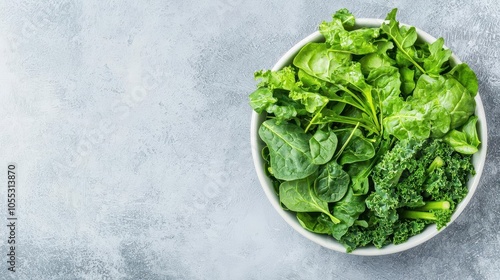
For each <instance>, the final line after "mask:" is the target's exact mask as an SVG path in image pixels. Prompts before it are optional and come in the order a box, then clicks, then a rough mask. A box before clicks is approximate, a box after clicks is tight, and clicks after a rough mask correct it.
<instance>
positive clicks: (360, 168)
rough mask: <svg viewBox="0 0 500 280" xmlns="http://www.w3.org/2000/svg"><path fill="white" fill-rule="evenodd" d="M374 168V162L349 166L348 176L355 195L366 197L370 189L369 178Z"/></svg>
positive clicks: (368, 161)
mask: <svg viewBox="0 0 500 280" xmlns="http://www.w3.org/2000/svg"><path fill="white" fill-rule="evenodd" d="M372 168H373V161H372V160H367V161H360V162H356V163H353V164H349V165H347V174H349V176H350V177H351V188H352V191H353V193H354V195H365V194H367V193H368V191H369V189H370V181H369V180H368V176H369V175H370V173H371V171H372Z"/></svg>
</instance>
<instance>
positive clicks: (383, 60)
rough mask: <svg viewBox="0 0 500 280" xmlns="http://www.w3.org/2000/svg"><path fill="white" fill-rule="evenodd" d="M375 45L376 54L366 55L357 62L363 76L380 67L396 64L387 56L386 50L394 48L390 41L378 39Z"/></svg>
mask: <svg viewBox="0 0 500 280" xmlns="http://www.w3.org/2000/svg"><path fill="white" fill-rule="evenodd" d="M376 45H377V51H376V52H374V53H370V54H367V55H365V56H363V57H362V58H361V59H360V60H359V63H360V64H361V71H362V72H363V74H364V75H368V74H369V73H370V71H372V70H375V69H378V68H380V67H386V66H391V65H394V64H396V62H395V61H394V60H393V59H392V58H390V57H389V56H388V55H387V50H389V49H392V48H394V44H393V43H392V42H391V41H389V40H382V39H380V40H379V41H377V42H376Z"/></svg>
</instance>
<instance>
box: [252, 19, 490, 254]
mask: <svg viewBox="0 0 500 280" xmlns="http://www.w3.org/2000/svg"><path fill="white" fill-rule="evenodd" d="M382 22H383V20H381V19H357V20H356V26H355V28H360V27H379V26H380V25H381V24H382ZM416 30H417V33H418V36H419V40H422V41H425V42H429V43H432V42H434V41H435V40H436V38H434V37H433V36H431V35H429V34H427V33H426V32H424V31H422V30H420V29H418V28H416ZM321 41H324V38H323V36H322V35H321V34H320V33H319V32H318V31H316V32H314V33H313V34H311V35H309V36H307V37H306V38H304V39H303V40H302V41H300V42H299V43H297V44H296V45H295V46H293V47H292V48H291V49H290V50H289V51H288V52H287V53H285V55H283V56H282V57H281V58H280V60H278V62H277V63H276V64H275V65H274V67H273V68H272V70H274V71H276V70H279V69H281V68H283V67H285V66H287V65H290V64H291V63H292V61H293V58H294V57H295V55H296V54H297V53H298V52H299V50H300V49H301V48H302V47H303V46H304V45H305V44H307V43H309V42H321ZM460 63H461V61H460V59H458V57H456V56H455V55H454V54H453V55H452V56H451V64H452V65H454V64H460ZM475 100H476V112H475V113H476V115H477V116H478V118H479V120H478V132H479V137H480V139H481V141H482V143H481V146H480V147H479V151H478V152H477V153H476V154H474V155H473V158H472V161H473V164H474V167H475V169H476V175H475V176H471V177H470V178H469V181H468V188H469V193H468V194H467V196H466V197H465V198H464V200H463V201H462V202H461V203H460V204H458V206H457V208H456V210H455V213H454V214H453V216H452V217H451V221H450V223H449V224H448V225H450V224H451V223H452V222H453V221H454V220H455V219H457V217H458V216H459V215H460V213H462V211H463V210H464V208H465V206H466V205H467V204H468V203H469V201H470V200H471V198H472V196H473V195H474V192H475V191H476V188H477V186H478V184H479V180H480V177H481V174H482V172H483V167H484V163H485V160H486V147H487V140H488V138H487V134H486V133H487V127H486V116H485V113H484V107H483V103H482V101H481V97H480V96H479V94H477V95H476V97H475ZM265 119H266V115H265V114H257V113H255V112H253V113H252V122H251V126H250V134H251V135H250V141H251V148H252V157H253V161H254V165H255V169H256V171H257V176H258V178H259V181H260V183H261V185H262V188H263V189H264V192H265V194H266V196H267V198H268V199H269V201H270V202H271V204H272V205H273V207H274V208H275V209H276V211H277V212H278V213H279V214H280V215H281V217H283V219H284V220H285V221H286V222H287V223H288V224H289V225H290V226H292V227H293V228H294V229H295V230H296V231H298V232H299V233H300V234H302V235H303V236H305V237H306V238H308V239H310V240H311V241H313V242H315V243H317V244H319V245H321V246H323V247H326V248H329V249H332V250H335V251H339V252H345V248H344V246H342V244H340V243H338V242H337V241H336V240H335V239H334V238H333V237H331V236H328V235H320V234H316V233H312V232H310V231H307V230H306V229H304V228H302V226H301V225H300V224H299V222H298V221H297V219H296V217H295V215H294V214H293V213H291V212H288V211H285V210H283V209H282V208H281V206H280V202H279V199H278V197H277V196H276V194H275V193H274V189H273V186H272V182H271V180H270V179H269V178H268V177H267V176H266V174H265V173H264V166H265V163H264V160H263V159H262V157H261V150H262V148H263V147H264V142H262V140H260V138H259V135H258V129H259V127H260V125H261V124H262V122H264V121H265ZM443 230H445V229H441V231H443ZM441 231H438V230H437V229H436V226H435V225H430V226H428V227H427V228H426V229H425V230H424V231H423V232H422V233H420V234H418V235H416V236H413V237H411V238H410V239H408V241H407V242H405V243H403V244H399V245H393V244H391V245H387V246H385V247H383V248H381V249H377V248H375V247H364V248H358V249H356V250H354V251H353V252H352V253H351V254H353V255H364V256H376V255H386V254H392V253H397V252H401V251H404V250H407V249H410V248H412V247H415V246H417V245H419V244H422V243H423V242H425V241H427V240H429V239H430V238H432V237H434V236H435V235H437V234H438V233H439V232H441Z"/></svg>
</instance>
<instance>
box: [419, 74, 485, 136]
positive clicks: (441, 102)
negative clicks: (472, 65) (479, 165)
mask: <svg viewBox="0 0 500 280" xmlns="http://www.w3.org/2000/svg"><path fill="white" fill-rule="evenodd" d="M410 102H411V103H412V105H413V107H414V108H418V107H422V106H424V105H425V104H429V103H431V105H432V107H442V108H443V109H444V110H446V112H448V113H449V114H450V118H451V120H450V121H451V122H450V128H451V129H454V128H457V127H459V126H461V125H463V124H464V123H465V122H466V121H467V120H468V119H469V117H470V116H471V115H472V114H474V110H475V108H476V102H475V101H474V98H473V97H472V96H471V95H470V93H469V91H468V90H467V89H466V88H465V87H464V86H462V84H460V83H459V82H458V81H457V80H456V79H455V78H452V77H448V78H445V77H443V76H438V77H430V76H428V75H422V76H421V77H420V78H419V79H418V81H417V85H416V86H415V90H414V91H413V97H412V99H411V101H410Z"/></svg>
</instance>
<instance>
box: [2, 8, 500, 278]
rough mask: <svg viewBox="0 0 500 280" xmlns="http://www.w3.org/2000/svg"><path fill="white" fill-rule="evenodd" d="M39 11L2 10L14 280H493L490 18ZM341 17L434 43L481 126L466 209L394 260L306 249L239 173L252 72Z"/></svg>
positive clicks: (497, 45) (496, 242)
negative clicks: (388, 20) (468, 93)
mask: <svg viewBox="0 0 500 280" xmlns="http://www.w3.org/2000/svg"><path fill="white" fill-rule="evenodd" d="M41 2H42V1H35V0H32V1H2V3H1V4H0V51H1V56H0V79H1V82H0V95H1V103H0V115H1V117H0V129H1V130H0V164H1V166H0V169H3V170H5V169H6V164H7V162H9V161H15V162H17V163H18V165H19V170H20V179H19V187H18V188H19V190H18V192H19V200H20V201H19V221H18V223H19V225H18V259H19V267H18V272H17V274H16V277H19V278H20V279H71V278H77V279H122V278H123V279H409V278H412V279H500V260H499V258H500V256H499V251H500V234H499V231H500V223H499V219H498V216H499V214H500V203H499V202H498V185H499V179H498V169H499V168H500V155H499V154H498V144H499V136H500V135H499V131H500V121H499V120H498V112H499V109H498V107H497V106H498V103H499V102H500V98H499V95H498V90H499V88H500V66H499V65H500V64H499V63H498V56H499V54H500V33H499V31H498V30H499V25H500V24H499V22H500V5H498V3H497V2H496V1H493V0H477V1H465V0H464V1H455V0H450V1H395V0H392V1H391V0H389V1H385V0H369V1H324V0H315V1H294V3H293V4H292V3H289V2H291V1H283V0H281V1H266V0H258V1H243V0H213V1H78V2H77V1H61V2H59V1H44V3H41ZM139 3H140V4H139ZM342 7H347V8H349V9H350V10H351V11H352V12H353V13H354V14H355V15H356V16H358V17H377V18H383V17H384V16H385V14H386V13H388V12H389V11H390V9H391V8H392V7H399V8H400V13H399V19H400V20H401V21H402V22H405V23H408V24H412V25H416V26H418V27H420V28H422V29H423V30H426V31H428V32H429V33H430V34H433V35H435V36H443V37H444V38H445V40H446V42H447V45H448V46H449V47H450V48H452V49H453V50H454V51H455V53H456V54H457V55H458V56H459V57H460V58H462V60H463V61H465V62H467V63H469V64H470V66H471V67H472V68H473V69H474V70H476V72H477V74H478V75H479V79H480V94H481V97H482V98H483V102H484V103H485V106H486V110H487V116H488V125H489V137H490V138H489V143H490V149H489V153H488V162H487V164H486V167H485V172H484V175H483V178H482V181H481V185H480V187H479V189H478V191H477V193H476V195H475V197H474V198H473V199H472V202H471V204H470V206H469V207H468V208H467V209H466V210H465V211H464V212H463V214H462V215H461V216H460V218H459V219H458V220H457V221H456V222H455V223H454V224H452V225H451V226H450V227H448V228H447V229H446V230H445V231H444V232H443V233H442V234H440V235H438V236H437V237H435V238H434V239H432V240H430V241H428V242H426V243H425V244H423V245H421V246H419V247H417V248H414V249H412V250H409V251H407V252H404V253H400V254H396V255H390V256H384V257H358V256H353V255H346V254H342V253H338V252H334V251H329V250H327V249H324V248H322V247H320V246H318V245H316V244H314V243H312V242H310V241H308V240H306V239H305V238H303V237H302V236H300V235H299V234H298V233H296V232H294V231H293V230H292V229H291V228H290V227H289V226H288V225H287V224H286V223H285V222H284V221H283V219H282V218H281V217H280V216H279V215H278V214H277V213H276V212H275V211H274V210H273V208H272V207H271V205H270V203H269V202H268V201H267V199H266V197H265V196H264V192H263V191H262V189H261V187H260V185H259V182H258V180H257V176H256V174H255V171H254V167H253V163H252V161H251V155H250V144H249V125H250V114H251V109H250V108H249V106H248V104H247V96H248V94H249V93H250V92H251V91H252V90H253V88H254V85H255V83H254V81H253V72H254V71H255V70H257V69H261V68H270V67H271V66H272V65H273V64H274V63H275V62H276V61H277V59H278V58H279V57H280V56H281V55H282V54H283V53H284V52H285V51H286V50H288V49H289V48H290V47H291V46H292V45H293V44H294V43H296V42H298V41H299V40H300V39H302V38H303V37H305V36H306V35H308V34H310V33H311V32H313V31H314V30H315V29H316V27H317V25H318V24H319V22H320V21H322V20H327V19H329V18H330V15H331V14H332V13H333V12H334V11H336V10H337V9H339V8H342ZM0 173H1V174H4V173H5V171H1V172H0ZM5 180H6V179H1V180H0V181H2V182H4V183H2V184H1V187H0V202H1V203H0V218H1V219H2V220H4V221H5V217H6V214H5V212H6V211H5V210H4V209H5V208H6V207H5V204H4V201H5V198H6V188H5ZM6 236H7V232H6V229H5V227H3V229H2V230H0V239H1V240H2V243H1V244H2V248H1V249H2V250H1V254H0V263H1V269H2V270H1V271H2V272H1V273H0V275H1V276H0V278H9V277H8V276H9V275H10V274H6V272H5V269H6V265H5V261H6V257H5V253H6V248H5V245H6V243H5V240H6ZM2 256H4V257H2Z"/></svg>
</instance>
